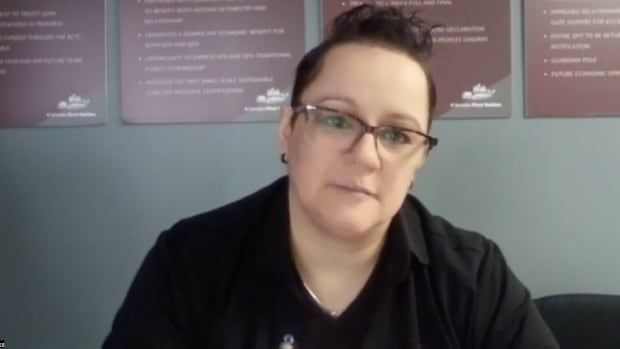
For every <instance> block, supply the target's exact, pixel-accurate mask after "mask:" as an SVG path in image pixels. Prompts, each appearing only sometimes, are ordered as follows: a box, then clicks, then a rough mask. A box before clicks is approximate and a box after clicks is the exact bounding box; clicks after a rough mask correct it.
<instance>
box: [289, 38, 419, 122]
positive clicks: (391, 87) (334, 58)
mask: <svg viewBox="0 0 620 349" xmlns="http://www.w3.org/2000/svg"><path fill="white" fill-rule="evenodd" d="M301 97H302V98H301V99H302V101H304V102H307V103H312V102H314V103H317V102H323V101H326V102H327V103H333V104H334V106H336V104H337V105H338V106H344V107H346V108H350V109H354V110H352V111H355V112H357V113H360V114H362V115H363V117H364V118H366V119H374V120H370V121H376V120H378V119H379V118H383V117H385V116H387V115H391V114H392V115H407V116H410V117H412V118H415V119H416V120H415V122H416V123H418V124H419V125H421V126H422V127H425V126H426V125H427V124H428V103H429V101H428V82H427V78H426V74H425V73H424V70H423V68H422V66H421V65H420V64H419V63H418V62H416V61H415V60H414V59H413V58H411V57H410V56H408V55H407V54H406V53H404V52H400V51H398V50H396V49H391V48H387V47H384V46H379V45H372V44H366V43H351V44H342V45H338V46H336V47H333V48H332V49H331V50H329V52H328V53H327V54H326V56H325V57H324V59H323V62H322V66H321V70H320V72H319V74H318V76H317V77H316V79H315V80H314V81H313V82H312V83H310V85H309V86H308V87H307V88H306V89H305V91H304V92H303V94H302V96H301Z"/></svg>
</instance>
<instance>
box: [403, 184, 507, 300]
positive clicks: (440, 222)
mask: <svg viewBox="0 0 620 349" xmlns="http://www.w3.org/2000/svg"><path fill="white" fill-rule="evenodd" d="M409 202H410V203H411V205H412V206H413V207H414V209H415V210H416V212H417V214H418V216H419V218H420V223H421V227H422V231H423V234H424V239H425V242H426V248H427V251H428V255H429V262H430V263H429V265H430V266H431V268H432V269H433V270H434V271H435V272H437V273H443V274H445V275H443V276H446V277H447V278H452V279H454V280H458V282H459V283H461V286H465V287H471V288H472V289H475V288H476V284H477V283H478V282H479V281H480V280H479V278H480V277H482V276H483V274H482V273H481V270H482V268H485V266H488V265H489V264H505V262H504V259H503V256H502V254H501V251H500V249H499V247H498V246H497V245H496V244H495V242H493V241H492V240H491V239H489V238H487V237H486V236H484V235H482V234H480V233H478V232H475V231H471V230H467V229H464V228H461V227H457V226H455V225H453V224H452V223H450V222H449V221H447V220H446V219H444V218H443V217H440V216H436V215H433V214H431V213H430V212H429V211H428V210H427V209H426V207H424V206H423V205H422V203H421V202H420V201H418V200H417V199H416V198H414V197H412V196H410V197H409Z"/></svg>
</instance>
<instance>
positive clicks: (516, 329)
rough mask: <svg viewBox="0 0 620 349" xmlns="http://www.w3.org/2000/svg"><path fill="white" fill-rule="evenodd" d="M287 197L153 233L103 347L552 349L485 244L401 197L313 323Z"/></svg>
mask: <svg viewBox="0 0 620 349" xmlns="http://www.w3.org/2000/svg"><path fill="white" fill-rule="evenodd" d="M287 189H288V181H287V178H286V177H284V178H282V179H280V180H278V181H276V182H275V183H273V184H271V185H270V186H268V187H266V188H264V189H262V190H260V191H258V192H257V193H254V194H252V195H250V196H248V197H246V198H244V199H241V200H239V201H237V202H234V203H232V204H229V205H227V206H224V207H222V208H219V209H216V210H214V211H210V212H207V213H204V214H202V215H198V216H195V217H192V218H189V219H185V220H183V221H181V222H179V223H177V224H176V225H174V226H173V227H172V228H171V229H169V230H168V231H166V232H164V233H162V234H161V235H160V237H159V238H158V240H157V242H156V244H155V246H154V247H153V248H152V249H151V250H150V251H149V253H148V254H147V256H146V258H145V260H144V262H143V263H142V266H141V267H140V269H139V271H138V273H137V275H136V277H135V279H134V281H133V283H132V285H131V287H130V289H129V291H128V293H127V296H126V298H125V300H124V302H123V304H122V306H121V308H120V310H119V311H118V313H117V315H116V317H115V319H114V323H113V326H112V331H111V332H110V334H109V335H108V337H107V338H106V340H105V342H104V344H103V347H104V348H106V349H111V348H209V349H213V348H216V349H241V348H261V349H262V348H264V349H268V348H286V349H288V348H295V349H316V348H321V349H328V348H394V349H396V348H398V349H400V348H442V349H443V348H493V349H497V348H528V349H530V348H558V347H559V346H558V345H557V344H556V342H555V340H554V338H553V336H552V335H551V333H550V331H549V330H548V328H547V326H546V325H545V324H544V322H543V321H542V319H541V318H540V315H539V314H538V312H537V311H536V309H535V308H534V306H533V304H532V302H531V299H530V295H529V292H528V291H527V289H526V288H525V287H524V286H523V285H522V284H521V283H520V282H519V281H518V280H517V278H516V277H515V276H514V275H513V273H512V272H511V271H510V269H509V268H508V266H507V265H506V262H505V260H504V258H503V256H502V254H501V252H500V251H499V249H498V248H497V246H496V245H495V244H494V243H493V242H491V241H490V240H488V239H486V238H484V237H483V236H481V235H479V234H477V233H473V232H467V231H464V230H461V229H458V228H455V227H453V226H452V225H450V224H449V223H448V222H446V221H445V220H443V219H441V218H439V217H435V216H432V215H431V214H430V213H429V212H428V211H427V210H426V209H425V208H424V207H423V206H422V205H421V204H420V203H419V202H418V201H417V200H416V199H415V198H414V197H412V196H409V197H407V199H406V200H405V202H404V204H403V206H402V208H401V209H400V211H399V212H398V214H397V215H396V216H395V217H394V219H393V221H392V222H391V225H390V228H389V229H388V235H387V239H386V243H385V245H384V248H383V250H382V251H381V255H380V257H379V260H378V262H377V265H376V267H375V269H374V270H373V272H372V273H371V275H370V278H369V280H368V282H367V283H366V285H365V286H364V288H363V289H362V291H361V292H360V294H359V295H358V296H357V298H356V299H355V300H354V301H353V303H351V305H350V306H349V307H348V308H347V309H346V310H345V311H344V312H343V313H342V314H341V315H340V316H339V317H338V318H332V317H331V316H330V315H327V314H325V313H324V312H323V311H322V310H321V309H320V308H319V307H318V305H317V304H315V303H314V301H313V300H312V299H311V298H310V296H309V295H308V293H307V291H306V290H305V288H304V287H303V285H302V283H301V280H300V278H299V275H298V273H297V271H296V269H295V266H294V263H293V259H292V256H291V249H290V242H289V232H290V229H289V216H288V202H287Z"/></svg>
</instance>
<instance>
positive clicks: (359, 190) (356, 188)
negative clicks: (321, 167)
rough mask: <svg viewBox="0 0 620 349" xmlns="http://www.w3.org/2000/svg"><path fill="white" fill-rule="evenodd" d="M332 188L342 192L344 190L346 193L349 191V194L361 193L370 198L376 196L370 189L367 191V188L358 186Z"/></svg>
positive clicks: (338, 185) (341, 185)
mask: <svg viewBox="0 0 620 349" xmlns="http://www.w3.org/2000/svg"><path fill="white" fill-rule="evenodd" d="M332 186H334V187H336V188H338V189H340V190H344V191H348V192H353V193H359V194H365V195H368V196H372V197H374V196H376V195H375V194H374V193H373V192H372V191H370V190H369V189H366V188H365V187H362V186H357V185H349V184H332Z"/></svg>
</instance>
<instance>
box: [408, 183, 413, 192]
mask: <svg viewBox="0 0 620 349" xmlns="http://www.w3.org/2000/svg"><path fill="white" fill-rule="evenodd" d="M411 189H413V181H411V183H409V190H411Z"/></svg>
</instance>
